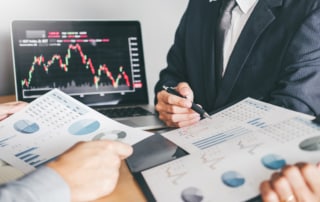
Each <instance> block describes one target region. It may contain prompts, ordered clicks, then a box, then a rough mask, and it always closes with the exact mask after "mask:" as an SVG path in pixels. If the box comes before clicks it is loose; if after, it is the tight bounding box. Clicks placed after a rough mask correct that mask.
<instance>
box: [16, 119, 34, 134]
mask: <svg viewBox="0 0 320 202" xmlns="http://www.w3.org/2000/svg"><path fill="white" fill-rule="evenodd" d="M13 127H14V129H15V130H16V131H18V132H21V133H25V134H31V133H35V132H37V131H38V130H39V129H40V127H39V125H38V124H37V123H34V122H32V121H29V120H19V121H17V122H15V123H14V125H13Z"/></svg>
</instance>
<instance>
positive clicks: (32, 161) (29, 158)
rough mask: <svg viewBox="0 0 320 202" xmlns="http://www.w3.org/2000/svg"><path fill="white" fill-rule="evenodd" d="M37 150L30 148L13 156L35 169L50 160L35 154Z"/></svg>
mask: <svg viewBox="0 0 320 202" xmlns="http://www.w3.org/2000/svg"><path fill="white" fill-rule="evenodd" d="M37 149H38V147H31V148H29V149H26V150H24V151H21V152H19V153H17V154H15V156H16V157H17V158H19V159H20V160H22V161H24V162H25V163H27V164H29V165H30V166H33V167H35V168H37V167H39V166H41V165H43V164H45V163H47V162H48V161H50V160H51V159H50V160H48V159H47V158H43V157H41V156H40V154H38V153H37Z"/></svg>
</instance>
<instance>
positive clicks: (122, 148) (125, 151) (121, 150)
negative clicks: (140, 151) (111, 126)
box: [112, 141, 133, 159]
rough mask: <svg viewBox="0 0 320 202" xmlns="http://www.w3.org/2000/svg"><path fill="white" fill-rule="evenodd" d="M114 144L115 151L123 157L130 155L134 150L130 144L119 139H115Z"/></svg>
mask: <svg viewBox="0 0 320 202" xmlns="http://www.w3.org/2000/svg"><path fill="white" fill-rule="evenodd" d="M112 144H113V145H112V146H113V147H112V148H113V150H114V152H115V153H116V154H118V155H119V157H120V158H121V159H125V158H127V157H129V156H130V155H131V154H132V152H133V148H132V147H131V146H130V145H128V144H125V143H122V142H118V141H114V142H112Z"/></svg>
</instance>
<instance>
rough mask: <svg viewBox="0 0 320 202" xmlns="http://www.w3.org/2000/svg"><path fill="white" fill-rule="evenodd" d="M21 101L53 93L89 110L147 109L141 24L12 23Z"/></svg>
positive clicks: (16, 79)
mask: <svg viewBox="0 0 320 202" xmlns="http://www.w3.org/2000/svg"><path fill="white" fill-rule="evenodd" d="M11 36H12V46H13V60H14V61H13V62H14V74H15V87H16V96H17V99H18V100H23V101H27V102H29V101H32V100H34V99H35V98H37V97H39V96H40V95H42V94H44V93H46V92H48V91H50V90H51V89H53V88H59V89H60V90H62V91H63V92H65V93H67V94H69V95H71V96H72V97H74V98H76V99H78V100H80V101H82V102H83V103H85V104H87V105H122V104H123V105H127V104H147V103H148V95H147V83H146V75H145V65H144V57H143V50H142V38H141V28H140V23H139V22H138V21H80V20H73V21H66V20H60V21H42V20H40V21H39V20H37V21H23V20H21V21H13V22H12V25H11Z"/></svg>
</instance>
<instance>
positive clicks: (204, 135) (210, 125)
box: [141, 98, 320, 202]
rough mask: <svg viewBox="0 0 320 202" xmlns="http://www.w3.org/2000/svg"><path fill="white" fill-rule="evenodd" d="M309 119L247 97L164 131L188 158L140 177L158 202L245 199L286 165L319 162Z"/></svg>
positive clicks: (317, 137) (318, 138) (319, 139)
mask: <svg viewBox="0 0 320 202" xmlns="http://www.w3.org/2000/svg"><path fill="white" fill-rule="evenodd" d="M312 119H314V117H312V116H308V115H305V114H301V113H297V112H294V111H290V110H287V109H284V108H281V107H277V106H274V105H271V104H267V103H264V102H261V101H258V100H254V99H251V98H247V99H244V100H243V101H241V102H239V103H237V104H235V105H233V106H231V107H229V108H227V109H225V110H223V111H221V112H219V113H217V114H214V115H212V119H204V120H202V121H200V122H199V123H198V124H195V125H193V126H190V127H185V128H180V129H176V130H173V131H170V132H167V133H163V134H162V135H163V136H164V137H165V138H167V139H169V140H170V141H172V142H174V143H175V144H177V145H178V146H179V147H181V148H182V149H184V150H185V151H187V152H188V153H189V155H187V156H183V157H181V158H179V159H177V160H174V161H170V162H168V163H165V164H162V165H160V166H157V167H154V168H151V169H148V170H145V171H143V172H142V173H141V174H142V176H143V178H144V179H145V181H146V183H147V185H148V187H149V188H150V190H151V192H152V195H153V196H154V198H155V199H156V201H159V202H166V201H199V202H200V201H202V202H209V201H214V202H216V201H223V202H228V201H230V202H234V201H246V200H248V199H250V198H253V197H255V196H257V195H259V185H260V183H261V182H262V181H263V180H266V179H269V178H270V175H271V173H273V172H275V171H277V170H279V169H281V168H282V167H283V166H284V165H286V164H294V163H296V162H301V161H306V162H318V161H319V160H320V158H319V157H320V127H319V126H318V125H316V124H315V123H313V122H312Z"/></svg>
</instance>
